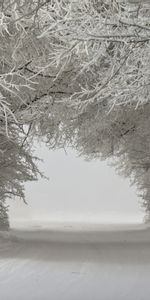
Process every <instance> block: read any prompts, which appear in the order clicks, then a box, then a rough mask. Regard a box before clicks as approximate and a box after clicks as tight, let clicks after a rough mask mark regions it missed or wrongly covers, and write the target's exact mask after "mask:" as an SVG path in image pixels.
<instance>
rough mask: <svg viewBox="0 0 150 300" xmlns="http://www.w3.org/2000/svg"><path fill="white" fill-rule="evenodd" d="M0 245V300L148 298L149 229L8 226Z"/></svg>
mask: <svg viewBox="0 0 150 300" xmlns="http://www.w3.org/2000/svg"><path fill="white" fill-rule="evenodd" d="M118 228H119V227H118ZM0 245H1V246H0V299H1V300H84V299H85V300H127V299H128V300H130V299H132V300H149V299H150V296H149V295H150V285H149V278H150V229H149V228H144V227H135V228H134V227H133V226H132V227H131V228H129V227H127V228H126V227H124V228H123V227H122V228H121V229H120V230H118V229H117V228H116V227H112V228H110V227H105V228H104V227H103V228H102V229H101V231H99V230H94V228H93V229H92V230H91V231H88V230H83V228H82V230H79V229H78V230H72V229H71V227H68V229H66V230H62V231H61V230H59V231H58V230H55V228H52V229H51V230H48V229H47V230H40V229H34V230H32V231H29V230H18V231H17V230H12V231H11V233H9V234H4V233H1V235H0Z"/></svg>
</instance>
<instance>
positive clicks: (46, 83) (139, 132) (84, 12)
mask: <svg viewBox="0 0 150 300" xmlns="http://www.w3.org/2000/svg"><path fill="white" fill-rule="evenodd" d="M132 2H134V1H132ZM0 45H1V46H0V122H1V129H2V139H4V141H5V145H6V147H5V151H4V149H3V148H2V149H1V151H2V153H3V155H4V156H5V159H6V161H7V160H8V161H9V158H10V153H9V151H8V150H9V147H10V145H11V151H12V153H13V154H12V155H13V156H14V157H15V164H14V165H13V168H14V169H13V168H12V170H13V172H12V175H11V176H12V178H14V182H15V184H16V185H11V188H10V190H11V191H12V187H13V186H14V187H15V188H14V190H13V193H14V194H15V193H16V194H18V193H19V194H21V193H22V183H23V182H24V181H26V180H32V179H33V178H35V177H36V176H35V175H37V169H35V165H34V163H33V160H32V154H31V150H30V148H31V144H30V143H31V137H32V138H33V137H35V136H36V137H37V136H38V137H39V138H40V139H44V140H46V142H47V144H48V145H49V147H50V148H57V147H65V146H68V145H71V146H72V147H75V148H76V149H77V150H78V151H79V153H80V154H82V155H84V156H86V157H87V158H88V159H90V158H95V157H100V158H102V159H106V158H108V157H114V158H115V160H116V161H117V165H118V164H119V165H120V168H121V170H122V172H123V174H125V175H126V176H131V178H132V180H133V181H134V182H135V183H136V184H137V186H138V188H139V189H140V190H141V191H142V193H143V199H144V205H145V206H146V210H147V212H149V211H150V200H149V193H150V192H149V143H150V142H149V141H150V139H149V131H148V128H149V111H150V104H149V93H150V82H149V78H150V68H149V64H150V6H149V3H146V1H144V2H141V3H132V4H131V3H128V2H127V1H115V0H113V1H110V0H105V1H103V0H101V1H98V0H83V1H78V0H74V1H71V0H55V1H54V0H45V1H44V0H28V1H26V0H22V1H18V0H15V1H11V0H6V1H2V2H1V4H0ZM24 126H26V127H27V128H29V130H28V134H24ZM14 131H15V133H14ZM14 134H15V139H14ZM14 140H15V144H12V141H13V142H14ZM2 145H3V143H2ZM12 145H13V147H12ZM20 149H21V150H20ZM4 156H2V158H1V165H2V166H3V161H4ZM26 160H27V162H28V163H25V164H24V162H25V161H26ZM19 162H20V165H18V163H19ZM11 163H13V162H11ZM6 166H7V164H6ZM18 168H19V169H18ZM5 170H6V171H7V167H6V169H5ZM28 171H29V173H28ZM30 171H31V173H32V175H31V173H30ZM18 174H19V176H18ZM20 174H21V175H20ZM6 175H7V172H6ZM11 176H10V177H11ZM32 176H33V177H32ZM8 177H9V176H8V175H7V176H6V178H5V179H4V181H3V183H2V187H3V189H2V191H3V190H4V191H5V189H4V187H5V186H6V187H7V186H8V185H7V178H8ZM15 180H16V181H15ZM9 182H11V180H10V178H9ZM5 183H6V184H5ZM20 184H21V190H20ZM6 190H7V191H9V190H8V189H6ZM7 194H8V192H7V193H6V195H7Z"/></svg>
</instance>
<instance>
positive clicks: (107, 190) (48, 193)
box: [10, 145, 144, 226]
mask: <svg viewBox="0 0 150 300" xmlns="http://www.w3.org/2000/svg"><path fill="white" fill-rule="evenodd" d="M37 153H38V156H40V157H41V158H42V159H44V162H43V163H40V169H42V170H43V171H44V173H45V175H46V176H48V177H49V180H48V181H47V180H44V179H40V180H39V181H38V182H36V183H34V182H32V183H28V184H26V200H27V202H28V205H27V206H26V205H25V204H24V203H22V202H20V201H19V200H16V201H13V202H12V201H11V205H10V220H11V224H12V226H16V224H19V223H20V222H28V223H32V222H35V223H37V224H39V223H43V222H55V221H58V222H67V221H69V222H95V223H96V222H98V223H105V224H106V223H109V224H110V223H140V222H142V220H143V216H144V214H143V211H142V210H141V208H140V204H139V199H138V198H137V196H136V190H135V188H134V187H130V184H129V181H128V180H127V179H124V178H121V177H120V176H118V175H116V173H115V171H114V169H113V168H111V167H109V166H107V164H106V162H101V161H98V160H97V161H92V162H86V161H84V160H83V158H79V157H77V155H76V153H75V152H73V151H72V150H71V151H70V150H68V153H67V155H66V154H65V152H64V151H63V150H59V151H49V150H48V149H46V148H45V146H43V145H42V146H41V147H38V150H37Z"/></svg>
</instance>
